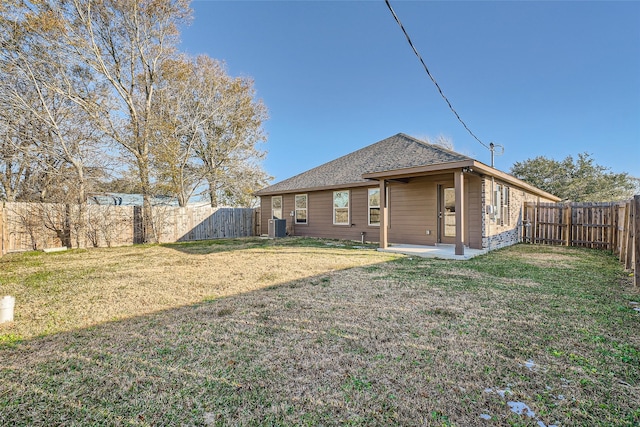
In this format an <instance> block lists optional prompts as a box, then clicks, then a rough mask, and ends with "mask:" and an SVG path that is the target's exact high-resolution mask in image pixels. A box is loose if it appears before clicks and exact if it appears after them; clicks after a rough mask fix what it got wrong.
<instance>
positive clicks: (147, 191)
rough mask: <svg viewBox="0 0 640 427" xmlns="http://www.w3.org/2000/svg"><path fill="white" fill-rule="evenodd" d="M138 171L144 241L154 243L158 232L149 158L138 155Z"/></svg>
mask: <svg viewBox="0 0 640 427" xmlns="http://www.w3.org/2000/svg"><path fill="white" fill-rule="evenodd" d="M138 171H139V173H140V184H141V187H142V241H143V242H144V243H152V242H155V240H156V237H155V235H156V234H155V232H154V227H153V211H152V207H151V181H150V179H149V162H148V158H145V157H143V156H139V157H138Z"/></svg>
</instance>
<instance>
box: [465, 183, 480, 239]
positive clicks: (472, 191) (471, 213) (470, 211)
mask: <svg viewBox="0 0 640 427" xmlns="http://www.w3.org/2000/svg"><path fill="white" fill-rule="evenodd" d="M465 188H466V195H467V198H466V200H465V202H466V203H465V206H466V209H465V218H466V222H467V234H466V237H465V241H466V244H467V245H468V246H469V247H470V248H472V249H482V214H483V208H482V179H481V178H480V177H478V176H473V175H469V176H468V177H465Z"/></svg>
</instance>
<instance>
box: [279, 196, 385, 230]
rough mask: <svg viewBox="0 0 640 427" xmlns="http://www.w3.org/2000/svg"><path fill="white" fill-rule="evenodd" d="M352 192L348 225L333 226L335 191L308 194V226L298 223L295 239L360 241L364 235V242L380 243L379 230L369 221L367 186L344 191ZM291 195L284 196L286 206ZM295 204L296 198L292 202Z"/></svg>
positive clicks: (295, 228)
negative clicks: (313, 238)
mask: <svg viewBox="0 0 640 427" xmlns="http://www.w3.org/2000/svg"><path fill="white" fill-rule="evenodd" d="M347 189H348V190H349V216H350V223H349V224H347V225H335V224H333V191H334V190H326V191H313V192H308V193H307V197H308V199H307V203H308V204H307V215H308V223H307V224H295V226H294V230H293V234H294V235H295V236H308V237H321V238H327V239H346V240H360V239H361V238H362V235H361V233H362V232H365V233H366V235H365V239H366V240H367V241H370V242H377V241H379V240H380V231H379V229H380V227H377V226H369V225H368V219H367V210H368V199H367V197H368V192H367V191H368V190H367V188H366V187H359V188H345V190H347ZM288 196H289V195H285V197H284V199H285V202H284V205H285V206H288V204H289V201H288V200H287V199H288ZM290 203H293V195H291V202H290Z"/></svg>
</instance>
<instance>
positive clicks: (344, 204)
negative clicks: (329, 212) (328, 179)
mask: <svg viewBox="0 0 640 427" xmlns="http://www.w3.org/2000/svg"><path fill="white" fill-rule="evenodd" d="M333 223H334V224H336V225H349V190H344V191H334V192H333Z"/></svg>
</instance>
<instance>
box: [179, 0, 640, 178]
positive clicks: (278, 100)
mask: <svg viewBox="0 0 640 427" xmlns="http://www.w3.org/2000/svg"><path fill="white" fill-rule="evenodd" d="M391 4H392V6H393V8H394V9H395V11H396V14H397V15H398V17H399V18H400V20H401V21H402V23H403V24H404V27H405V29H406V30H407V31H408V33H409V35H410V36H411V38H412V40H413V42H414V45H415V46H416V47H417V49H418V51H419V52H420V53H421V54H422V57H423V59H424V60H425V62H426V64H427V66H428V67H429V70H430V71H431V73H432V75H433V76H434V77H435V79H436V80H437V81H438V83H439V84H440V86H441V88H442V90H443V91H444V93H445V95H446V96H447V97H448V98H449V100H450V101H451V103H452V104H453V106H454V108H455V109H456V110H457V111H458V113H459V114H460V116H461V117H462V119H463V120H464V121H465V122H466V123H467V125H468V126H469V127H470V128H471V130H472V131H473V132H474V133H475V134H476V135H477V136H478V137H479V138H480V140H482V141H483V142H484V143H486V144H489V142H494V143H495V144H500V145H503V146H504V149H505V152H504V155H502V156H499V157H496V167H497V168H498V169H501V170H504V171H508V170H509V168H510V167H511V165H512V164H513V163H514V162H517V161H523V160H526V159H529V158H534V157H536V156H546V157H549V158H553V159H557V160H561V159H564V158H565V157H566V156H568V155H572V156H574V157H576V156H577V154H578V153H581V152H585V151H586V152H588V153H590V154H592V156H593V158H594V159H595V161H596V163H598V164H600V165H603V166H606V167H608V168H610V169H611V170H612V171H614V172H628V173H630V174H631V175H633V176H636V177H640V2H635V1H620V2H615V1H602V2H597V1H564V2H556V1H546V2H537V1H536V2H533V1H531V2H529V1H527V2H524V1H446V2H445V1H410V2H409V1H397V0H395V1H393V0H392V1H391ZM192 7H193V9H194V20H193V22H192V24H191V25H190V26H189V27H187V28H185V29H183V32H182V48H183V49H184V50H185V51H186V52H188V53H189V54H192V55H196V54H201V53H205V54H208V55H209V56H211V57H213V58H217V59H220V60H224V61H225V62H226V63H227V69H228V72H229V74H231V75H234V76H249V77H252V78H253V79H254V81H255V88H256V90H257V94H258V97H259V98H261V99H262V100H263V101H264V103H265V105H266V106H267V108H268V109H269V114H270V119H269V121H268V122H267V123H266V125H265V128H266V130H267V132H268V134H269V138H268V142H267V143H266V144H265V145H264V147H263V148H264V149H266V150H267V151H268V155H267V159H266V160H265V162H264V164H263V165H264V168H265V169H266V171H267V172H268V173H269V174H271V175H273V176H274V177H275V180H274V181H280V180H282V179H285V178H288V177H290V176H293V175H295V174H298V173H300V172H303V171H305V170H307V169H310V168H312V167H315V166H318V165H320V164H322V163H324V162H327V161H330V160H332V159H334V158H337V157H339V156H342V155H344V154H347V153H350V152H352V151H354V150H357V149H359V148H362V147H364V146H366V145H369V144H372V143H374V142H377V141H379V140H381V139H384V138H386V137H388V136H391V135H394V134H396V133H399V132H403V133H406V134H409V135H413V136H430V137H436V136H437V135H440V134H442V135H445V136H447V137H449V138H450V139H452V141H453V144H454V147H455V150H456V151H458V152H461V153H463V154H466V155H469V156H471V157H474V158H475V159H477V160H479V161H481V162H484V163H486V164H489V163H490V156H489V152H488V150H487V149H485V148H484V147H483V146H481V145H480V144H479V143H478V142H477V141H476V140H474V139H473V138H472V137H471V136H470V135H469V134H468V133H467V132H466V130H465V129H464V128H463V127H462V125H461V124H460V123H459V122H458V121H457V119H456V118H455V116H454V115H453V113H452V112H451V111H450V110H449V108H448V107H447V105H446V103H445V102H444V100H443V99H442V98H441V97H440V95H439V94H438V92H437V90H436V88H435V86H434V85H433V83H432V82H431V81H430V80H429V78H428V76H427V74H426V73H425V71H424V69H423V68H422V66H421V64H420V63H419V61H418V59H417V58H416V57H415V56H414V54H413V52H412V51H411V49H410V47H409V45H408V44H407V42H406V39H405V37H404V35H403V34H402V32H401V30H400V28H399V27H398V25H397V24H396V22H395V21H394V19H393V17H392V15H391V13H390V12H389V10H388V8H387V6H386V5H385V3H384V0H375V1H204V0H200V1H194V2H193V3H192Z"/></svg>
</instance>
